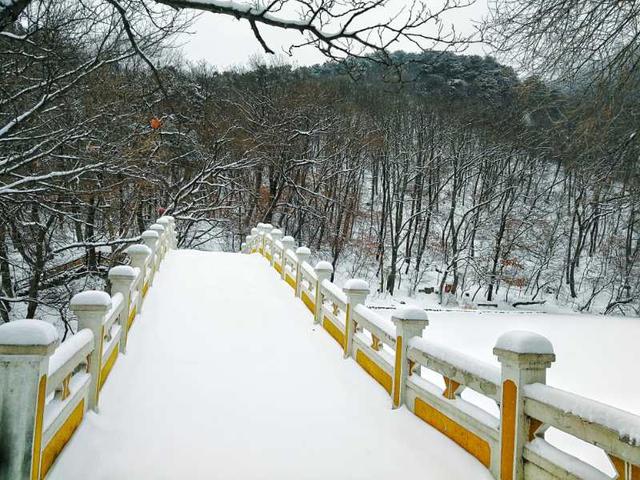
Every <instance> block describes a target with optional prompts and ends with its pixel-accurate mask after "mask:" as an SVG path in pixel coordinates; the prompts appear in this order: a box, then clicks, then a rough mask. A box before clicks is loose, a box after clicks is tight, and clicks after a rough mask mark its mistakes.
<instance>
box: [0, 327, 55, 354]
mask: <svg viewBox="0 0 640 480" xmlns="http://www.w3.org/2000/svg"><path fill="white" fill-rule="evenodd" d="M59 343H60V342H59V340H58V332H57V331H56V329H55V327H54V326H53V325H51V324H50V323H48V322H45V321H42V320H33V319H26V320H13V321H11V322H7V323H3V324H2V325H0V355H40V356H48V355H51V354H52V353H53V351H54V350H55V349H56V347H57V346H58V344H59Z"/></svg>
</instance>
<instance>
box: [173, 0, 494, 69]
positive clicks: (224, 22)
mask: <svg viewBox="0 0 640 480" xmlns="http://www.w3.org/2000/svg"><path fill="white" fill-rule="evenodd" d="M487 1H488V0H476V3H475V4H474V5H472V6H470V7H466V8H464V9H461V10H457V11H455V12H450V13H449V14H448V17H447V18H446V21H448V22H450V23H452V24H454V25H455V28H456V30H457V31H459V32H460V31H463V32H471V30H472V29H473V24H474V22H480V21H481V20H482V18H483V17H484V16H485V15H486V14H487V12H488V6H487ZM389 5H390V7H389V8H393V1H392V2H390V4H389ZM396 8H397V3H396ZM260 30H261V33H262V35H263V36H264V38H265V40H266V41H267V44H268V45H269V46H270V47H271V48H272V49H273V50H274V51H276V52H277V53H280V52H284V50H286V49H287V48H288V47H289V46H290V45H291V44H292V43H296V42H299V41H300V40H301V38H302V36H301V35H300V34H299V33H296V32H293V31H284V30H280V29H276V28H272V27H266V26H261V27H260ZM180 43H182V44H183V47H182V51H183V57H184V58H185V59H186V60H188V61H191V62H199V61H206V62H207V63H209V64H211V65H215V66H216V67H217V68H218V69H220V70H225V69H228V68H230V67H233V66H242V65H246V64H247V62H248V61H249V60H250V58H251V57H252V56H254V55H256V54H258V55H263V54H264V52H263V51H262V49H261V47H260V45H259V44H258V42H257V41H256V39H255V37H254V36H253V33H252V32H251V28H250V27H249V24H248V23H247V22H246V21H241V20H236V19H234V18H232V17H229V16H225V15H216V14H213V13H209V12H205V13H203V14H202V15H201V16H200V18H198V20H196V23H195V25H194V27H193V28H192V33H191V34H189V35H185V36H184V37H182V38H181V39H180ZM465 53H469V54H479V55H482V54H485V53H486V52H485V49H484V48H483V47H482V46H479V45H473V46H471V47H469V48H468V49H467V51H466V52H465ZM283 55H285V56H287V58H288V61H289V62H291V63H293V64H297V65H311V64H314V63H321V62H323V61H324V60H325V58H324V57H323V56H322V54H320V53H319V52H318V51H317V50H316V49H314V48H310V47H307V48H304V49H296V50H295V51H294V52H293V56H291V57H288V54H286V53H283Z"/></svg>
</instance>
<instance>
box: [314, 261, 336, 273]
mask: <svg viewBox="0 0 640 480" xmlns="http://www.w3.org/2000/svg"><path fill="white" fill-rule="evenodd" d="M314 270H315V271H316V273H318V272H321V273H333V265H331V264H330V263H329V262H327V261H326V260H320V261H319V262H318V263H316V266H315V268H314Z"/></svg>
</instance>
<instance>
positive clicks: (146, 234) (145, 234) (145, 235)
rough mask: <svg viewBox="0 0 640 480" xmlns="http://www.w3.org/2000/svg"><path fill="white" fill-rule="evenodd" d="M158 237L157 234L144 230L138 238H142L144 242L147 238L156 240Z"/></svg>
mask: <svg viewBox="0 0 640 480" xmlns="http://www.w3.org/2000/svg"><path fill="white" fill-rule="evenodd" d="M158 237H160V235H158V232H155V231H153V230H145V231H144V232H142V235H140V238H142V239H143V240H146V239H148V238H155V239H157V238H158Z"/></svg>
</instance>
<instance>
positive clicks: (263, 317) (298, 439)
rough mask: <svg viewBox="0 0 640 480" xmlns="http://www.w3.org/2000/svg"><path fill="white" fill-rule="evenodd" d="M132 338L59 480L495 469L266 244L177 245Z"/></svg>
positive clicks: (463, 474)
mask: <svg viewBox="0 0 640 480" xmlns="http://www.w3.org/2000/svg"><path fill="white" fill-rule="evenodd" d="M127 349H128V353H127V354H126V356H124V357H120V358H119V360H118V362H117V363H116V366H115V367H114V370H113V372H112V374H111V376H110V377H109V380H108V381H107V383H106V384H105V387H104V389H103V390H102V396H101V402H100V413H99V414H98V415H96V414H89V415H88V418H87V419H86V420H85V422H83V424H82V425H81V426H80V428H79V429H78V431H77V433H76V434H75V436H74V437H73V439H72V440H71V442H70V444H69V445H68V446H67V448H66V449H65V450H64V451H63V453H62V454H61V456H60V457H59V459H58V461H57V463H56V464H55V466H54V468H53V469H52V471H51V473H50V474H49V476H48V478H49V479H58V480H76V479H78V480H80V479H82V480H84V479H86V478H88V475H87V474H88V472H92V474H91V478H94V479H96V480H99V479H103V480H119V479H136V480H144V479H153V480H161V479H177V478H181V479H182V478H184V479H190V480H197V479H207V480H211V479H238V480H244V479H279V480H282V479H296V480H298V479H328V478H332V479H337V480H339V479H367V480H369V479H383V478H399V474H411V475H415V476H416V478H429V479H430V480H438V479H446V480H455V479H469V478H473V479H474V480H475V479H478V480H481V479H483V478H486V479H489V478H491V476H490V474H489V472H488V471H486V470H485V469H484V467H482V466H481V465H480V463H479V462H477V461H476V460H475V459H474V458H473V457H471V456H470V455H469V454H467V453H466V452H464V451H463V450H461V449H460V448H459V447H458V446H456V445H455V444H454V443H453V442H451V441H450V440H448V439H447V438H446V437H444V436H442V435H441V434H439V433H438V432H436V431H435V430H433V429H432V428H430V427H428V426H427V425H426V424H424V423H423V422H421V421H420V420H419V419H417V418H416V417H414V416H413V415H412V414H411V413H410V412H408V411H407V410H406V409H404V408H403V409H399V410H391V408H390V399H389V397H388V395H387V393H386V392H385V391H384V390H383V389H382V388H381V387H379V386H378V384H377V383H376V382H374V381H373V380H372V379H371V378H370V377H369V376H368V375H366V374H365V373H364V372H363V371H361V369H360V367H358V366H357V365H356V364H355V363H354V362H353V361H352V360H343V359H342V355H341V352H340V350H339V349H338V347H337V345H336V344H335V341H334V340H333V339H331V338H330V337H329V335H328V334H327V333H326V332H324V331H323V330H321V329H319V328H317V327H314V326H313V323H312V318H311V315H310V314H309V312H308V311H307V310H306V308H305V307H304V306H303V304H302V303H301V302H299V301H298V300H296V299H294V297H293V294H292V291H291V289H290V288H289V287H288V286H287V285H286V284H285V283H284V282H281V281H280V280H279V279H278V277H277V275H276V273H275V271H273V270H272V269H270V268H269V267H268V266H267V264H266V262H265V261H264V259H262V258H259V257H258V256H256V255H252V256H247V255H239V254H223V253H205V252H194V251H173V252H171V253H170V254H169V256H168V258H167V260H166V261H165V263H164V264H163V266H162V269H161V271H160V273H159V276H158V277H157V278H156V281H155V283H154V286H153V287H152V288H151V290H150V293H149V296H148V298H147V303H146V304H145V308H144V311H143V313H142V315H141V316H139V317H138V319H137V321H136V323H135V324H134V327H133V330H132V332H131V336H130V339H129V344H128V347H127ZM96 471H97V473H95V472H96Z"/></svg>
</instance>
